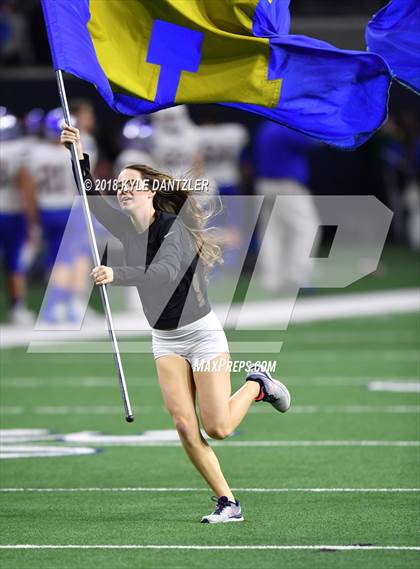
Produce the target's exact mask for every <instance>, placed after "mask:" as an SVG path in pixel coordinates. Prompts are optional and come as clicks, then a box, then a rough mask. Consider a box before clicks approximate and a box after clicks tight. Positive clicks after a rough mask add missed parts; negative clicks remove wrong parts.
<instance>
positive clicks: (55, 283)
mask: <svg viewBox="0 0 420 569" xmlns="http://www.w3.org/2000/svg"><path fill="white" fill-rule="evenodd" d="M62 122H63V114H62V111H61V109H59V108H57V109H53V110H52V111H50V112H49V113H48V114H47V115H46V117H45V121H44V137H45V140H43V141H41V142H39V143H38V144H37V145H35V146H33V147H32V150H31V152H30V153H29V155H28V157H27V161H26V162H27V168H28V170H29V173H30V176H31V178H32V180H33V183H34V184H35V186H36V188H37V200H38V207H39V210H40V219H41V226H42V235H43V241H44V245H45V251H44V268H45V271H46V274H47V275H50V281H49V287H48V290H47V293H46V296H45V299H44V303H43V306H42V309H41V314H40V317H41V320H42V321H43V322H45V323H47V324H57V323H59V322H79V316H78V314H76V312H75V307H74V302H73V297H74V294H73V284H72V283H73V278H74V275H73V272H74V262H75V258H76V255H77V252H78V250H79V248H80V235H79V234H78V233H77V232H76V231H72V237H73V238H68V237H67V238H66V239H65V240H63V236H64V232H65V230H66V227H67V224H68V221H69V216H70V212H71V209H72V206H73V203H74V199H75V197H76V187H75V184H74V180H73V173H72V169H71V165H70V164H69V161H68V154H67V152H66V150H65V149H64V148H63V147H62V146H61V144H60V133H61V128H60V127H61V123H62ZM69 230H70V228H69Z"/></svg>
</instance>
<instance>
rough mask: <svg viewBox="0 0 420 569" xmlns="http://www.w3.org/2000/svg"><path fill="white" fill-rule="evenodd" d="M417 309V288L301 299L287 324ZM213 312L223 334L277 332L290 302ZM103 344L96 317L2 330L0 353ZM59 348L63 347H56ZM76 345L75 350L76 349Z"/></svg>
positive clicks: (133, 321)
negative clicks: (77, 325)
mask: <svg viewBox="0 0 420 569" xmlns="http://www.w3.org/2000/svg"><path fill="white" fill-rule="evenodd" d="M419 308H420V294H419V289H416V288H409V289H397V290H388V291H373V292H368V293H351V294H340V295H328V296H320V297H316V298H299V299H298V300H297V301H296V304H295V307H294V310H293V314H292V317H291V323H298V322H319V321H324V320H337V319H345V318H350V319H352V318H357V317H366V316H383V315H389V314H409V313H414V312H417V311H418V310H419ZM229 309H230V311H229ZM214 310H215V312H216V313H218V314H219V315H220V316H221V317H222V322H223V323H224V326H225V327H226V328H229V327H230V324H233V325H235V324H237V325H238V326H242V327H243V329H256V328H261V329H263V328H265V327H268V326H279V323H284V322H286V321H287V319H288V318H289V316H290V300H288V299H283V300H281V299H280V300H269V301H259V302H254V301H253V302H246V304H244V305H243V306H237V305H233V306H232V307H229V306H227V305H219V306H218V305H215V306H214ZM227 313H229V319H228V320H227V321H226V322H224V318H223V315H226V314H227ZM114 322H115V325H116V330H117V335H118V336H119V338H124V337H125V338H129V337H131V338H133V337H136V336H137V337H138V336H150V330H149V326H148V325H147V323H146V321H145V320H144V319H143V320H141V318H140V316H139V315H134V316H132V315H130V314H115V315H114ZM106 338H107V331H106V327H105V324H104V321H103V318H102V317H101V316H100V315H99V314H98V318H97V319H96V321H95V322H93V323H90V324H87V323H86V324H85V325H83V326H82V328H81V329H80V330H64V331H63V330H49V331H34V330H24V329H19V328H17V327H13V326H11V325H5V326H2V327H0V344H1V345H2V347H3V348H12V347H17V346H25V347H27V346H28V345H29V344H31V346H30V351H34V352H45V351H50V350H51V347H52V346H55V352H57V350H58V349H60V350H61V349H62V350H63V351H64V352H65V351H70V352H71V351H72V350H79V351H88V352H92V351H98V352H108V351H109V350H110V347H109V342H108V341H107V340H106V341H102V342H95V343H94V344H95V345H93V344H91V343H90V342H84V341H85V340H94V339H103V340H105V339H106ZM61 342H64V344H63V345H62V346H59V345H58V344H60V343H61ZM69 342H70V343H69ZM75 342H76V343H77V346H75V345H74V343H75ZM245 344H246V343H243V342H242V349H243V348H246V350H245V353H249V348H248V347H246V345H245ZM269 345H270V346H272V349H273V351H278V348H279V343H270V344H269ZM252 346H253V349H254V352H255V353H257V352H258V353H260V352H261V353H266V352H267V343H266V342H255V343H253V344H252ZM121 348H122V350H123V351H127V352H135V353H137V352H140V351H142V352H150V341H148V342H145V341H143V342H141V341H137V342H127V343H125V342H121Z"/></svg>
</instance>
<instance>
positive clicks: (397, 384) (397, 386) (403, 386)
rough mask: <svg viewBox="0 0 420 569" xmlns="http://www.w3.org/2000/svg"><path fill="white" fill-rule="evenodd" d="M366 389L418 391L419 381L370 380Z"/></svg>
mask: <svg viewBox="0 0 420 569" xmlns="http://www.w3.org/2000/svg"><path fill="white" fill-rule="evenodd" d="M368 389H369V391H385V392H391V393H420V381H371V382H370V383H369V384H368Z"/></svg>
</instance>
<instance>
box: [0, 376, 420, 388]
mask: <svg viewBox="0 0 420 569" xmlns="http://www.w3.org/2000/svg"><path fill="white" fill-rule="evenodd" d="M236 375H237V376H239V375H240V374H236ZM279 375H281V372H279ZM283 380H284V381H285V382H286V383H287V384H288V385H289V384H290V385H305V386H306V387H311V386H313V385H316V386H317V387H318V386H321V387H324V386H325V387H329V386H335V387H349V386H354V387H358V386H360V385H366V386H367V385H368V384H369V383H372V384H374V386H375V385H376V384H378V386H379V385H380V386H382V385H383V386H384V390H385V388H386V387H388V386H389V387H390V389H389V390H390V391H391V390H393V389H392V388H393V387H394V386H395V390H398V387H399V386H401V387H402V386H404V385H405V384H406V385H408V386H409V387H408V388H407V389H409V388H410V387H411V386H413V387H412V389H413V391H417V388H419V389H420V382H419V378H418V377H412V376H407V377H404V376H400V377H395V376H392V377H384V376H363V375H362V376H353V375H334V376H333V377H328V375H327V374H326V375H322V376H319V375H314V376H312V375H308V376H297V375H296V376H290V377H286V378H283ZM115 381H116V380H115V377H101V378H100V377H84V376H80V377H66V378H56V379H53V378H50V379H45V377H42V378H34V377H15V378H10V377H3V378H0V385H1V387H8V388H13V389H27V388H32V389H42V388H45V387H48V388H57V389H58V388H59V389H63V388H66V389H72V388H75V389H76V388H79V387H92V388H96V387H108V388H111V389H115ZM130 385H131V386H136V387H141V388H149V387H152V388H156V389H158V387H159V386H158V383H157V379H156V378H155V377H151V376H150V377H145V378H144V377H142V378H141V380H138V379H132V378H130ZM373 390H375V389H373ZM381 390H382V389H381Z"/></svg>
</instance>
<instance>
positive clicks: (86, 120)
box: [69, 99, 105, 321]
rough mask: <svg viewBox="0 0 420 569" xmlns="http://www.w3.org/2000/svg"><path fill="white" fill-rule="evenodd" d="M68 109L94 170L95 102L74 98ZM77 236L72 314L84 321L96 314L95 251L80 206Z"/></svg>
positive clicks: (100, 231)
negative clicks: (92, 290) (92, 292)
mask: <svg viewBox="0 0 420 569" xmlns="http://www.w3.org/2000/svg"><path fill="white" fill-rule="evenodd" d="M69 110H70V114H71V116H72V117H74V124H75V126H76V127H77V128H78V129H79V132H80V137H81V140H82V143H83V146H84V148H86V149H87V152H88V153H89V156H91V157H92V161H91V167H92V170H93V171H95V169H96V167H97V165H98V159H99V149H98V144H97V142H96V137H95V133H96V115H95V110H94V108H93V105H92V103H91V102H90V101H89V100H87V99H71V100H70V101H69ZM93 224H94V228H95V232H96V234H97V237H98V238H100V236H101V235H103V234H104V231H105V230H104V229H103V228H102V227H101V226H100V225H99V223H97V222H96V220H95V219H93ZM69 230H71V231H72V232H74V233H75V234H77V236H78V239H77V249H76V250H75V258H74V263H73V272H72V307H73V309H72V312H73V317H74V318H75V319H77V320H78V321H82V320H83V319H84V318H85V317H86V316H87V317H88V318H89V319H94V318H95V316H96V313H95V312H94V311H93V310H92V309H90V308H89V307H87V306H86V305H87V297H88V289H89V285H90V279H89V273H90V270H91V263H92V252H91V249H90V243H89V236H88V231H87V227H86V221H85V218H84V214H83V209H82V207H81V204H80V203H79V207H76V208H75V209H74V210H73V212H72V223H71V227H70V228H69Z"/></svg>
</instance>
